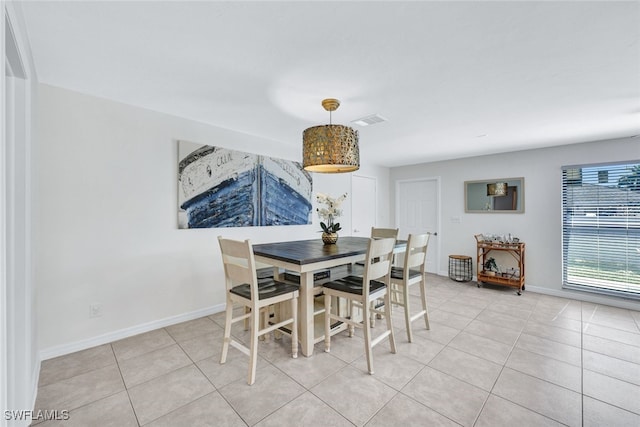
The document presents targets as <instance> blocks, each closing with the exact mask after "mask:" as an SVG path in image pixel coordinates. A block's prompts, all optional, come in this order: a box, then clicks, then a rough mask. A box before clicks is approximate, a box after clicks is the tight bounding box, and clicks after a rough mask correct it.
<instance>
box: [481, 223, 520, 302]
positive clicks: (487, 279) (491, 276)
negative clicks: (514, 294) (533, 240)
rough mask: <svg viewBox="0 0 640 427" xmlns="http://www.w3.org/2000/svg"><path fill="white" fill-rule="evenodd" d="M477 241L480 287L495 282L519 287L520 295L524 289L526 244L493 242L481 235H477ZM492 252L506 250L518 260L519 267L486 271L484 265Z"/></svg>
mask: <svg viewBox="0 0 640 427" xmlns="http://www.w3.org/2000/svg"><path fill="white" fill-rule="evenodd" d="M475 238H476V242H477V256H478V258H477V266H478V273H477V276H478V287H480V286H481V284H482V283H493V284H496V285H503V286H509V287H512V288H517V289H518V295H521V294H522V291H524V278H525V274H524V252H525V244H524V243H522V242H518V243H506V242H492V241H484V240H482V239H481V236H480V235H476V236H475ZM492 252H506V253H508V254H509V255H511V256H512V257H513V259H514V260H515V261H516V265H517V268H515V269H512V271H510V272H502V273H501V272H494V271H485V270H483V266H484V265H485V262H486V260H487V259H489V254H491V253H492Z"/></svg>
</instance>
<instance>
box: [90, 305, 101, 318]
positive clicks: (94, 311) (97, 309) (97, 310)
mask: <svg viewBox="0 0 640 427" xmlns="http://www.w3.org/2000/svg"><path fill="white" fill-rule="evenodd" d="M100 316H102V304H91V305H89V317H100Z"/></svg>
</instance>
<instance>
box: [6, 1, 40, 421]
mask: <svg viewBox="0 0 640 427" xmlns="http://www.w3.org/2000/svg"><path fill="white" fill-rule="evenodd" d="M0 11H1V13H0V15H2V16H0V46H2V47H1V48H0V49H2V53H3V55H2V56H3V58H4V63H5V72H4V73H3V75H2V78H1V79H0V81H1V82H0V99H2V101H1V102H0V120H1V124H2V127H1V129H2V131H0V165H2V168H1V170H2V172H1V173H0V272H1V273H0V377H1V378H3V381H0V407H2V408H5V409H9V410H30V409H33V407H34V404H35V398H36V392H37V384H38V376H39V370H40V358H39V355H38V354H37V343H36V342H35V338H36V333H35V328H36V325H35V323H36V312H35V310H36V306H35V289H34V286H33V274H32V269H33V256H32V250H33V244H32V241H33V235H32V208H33V203H32V197H33V183H32V172H33V169H32V138H33V135H32V111H33V109H34V106H33V105H32V96H33V90H34V89H33V82H32V78H33V75H32V72H31V70H32V68H31V67H30V66H31V64H32V63H31V54H30V51H29V47H28V42H27V41H26V35H25V34H24V33H23V32H20V31H16V30H20V24H21V22H22V19H21V18H22V17H21V15H20V9H19V5H17V6H14V5H13V4H11V3H9V2H5V1H2V2H1V3H0ZM4 379H6V380H4ZM11 421H14V422H15V425H16V426H19V425H23V424H24V423H27V424H28V423H29V422H30V420H26V419H25V420H15V419H14V420H6V417H5V416H3V417H2V418H1V421H0V426H3V425H6V424H7V423H9V422H11ZM27 424H24V425H27ZM12 425H14V424H12Z"/></svg>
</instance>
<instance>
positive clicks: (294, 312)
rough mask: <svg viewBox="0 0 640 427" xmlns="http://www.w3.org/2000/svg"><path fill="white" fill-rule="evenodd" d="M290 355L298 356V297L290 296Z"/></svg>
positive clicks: (295, 357)
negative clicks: (291, 321)
mask: <svg viewBox="0 0 640 427" xmlns="http://www.w3.org/2000/svg"><path fill="white" fill-rule="evenodd" d="M291 317H292V318H293V323H292V324H291V357H293V358H294V359H297V358H298V298H291Z"/></svg>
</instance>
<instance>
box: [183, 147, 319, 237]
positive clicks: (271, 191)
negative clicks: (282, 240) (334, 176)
mask: <svg viewBox="0 0 640 427" xmlns="http://www.w3.org/2000/svg"><path fill="white" fill-rule="evenodd" d="M312 186H313V182H312V179H311V174H309V172H307V171H305V170H304V169H303V168H302V165H301V164H300V163H299V162H294V161H291V160H283V159H278V158H274V157H269V156H261V155H257V154H251V153H245V152H242V151H237V150H231V149H229V148H224V147H219V146H212V145H202V144H196V143H193V142H188V141H178V227H179V228H217V227H249V226H268V225H298V224H311V221H312V218H311V207H312V205H311V193H312Z"/></svg>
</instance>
